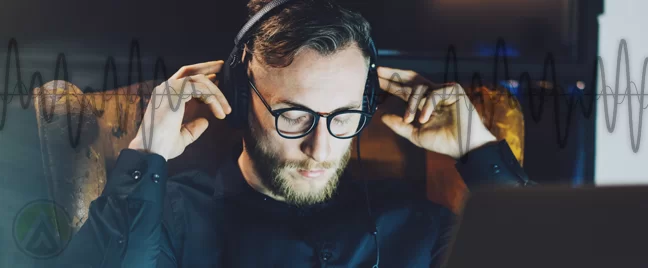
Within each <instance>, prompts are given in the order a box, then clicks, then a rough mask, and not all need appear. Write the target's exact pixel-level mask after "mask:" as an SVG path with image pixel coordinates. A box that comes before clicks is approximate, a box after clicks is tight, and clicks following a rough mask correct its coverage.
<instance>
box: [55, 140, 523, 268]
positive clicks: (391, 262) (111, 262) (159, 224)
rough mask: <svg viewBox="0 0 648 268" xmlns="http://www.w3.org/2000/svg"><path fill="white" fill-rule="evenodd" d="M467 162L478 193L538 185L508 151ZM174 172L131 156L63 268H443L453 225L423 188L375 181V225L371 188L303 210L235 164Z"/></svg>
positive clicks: (125, 155) (94, 207) (352, 189)
mask: <svg viewBox="0 0 648 268" xmlns="http://www.w3.org/2000/svg"><path fill="white" fill-rule="evenodd" d="M467 157H469V158H468V161H466V162H463V161H461V160H460V161H458V162H457V164H456V167H457V169H458V171H459V173H460V174H461V176H462V178H463V179H464V181H465V182H466V184H467V185H468V186H469V188H470V187H473V186H474V185H477V184H482V183H486V184H491V185H492V184H497V185H502V184H509V185H511V186H521V185H525V184H527V183H528V182H529V180H528V178H527V176H526V175H525V173H524V172H523V170H522V168H521V167H520V165H519V164H518V162H517V161H516V160H515V157H514V156H513V154H512V152H511V150H510V148H509V147H508V144H507V143H506V142H505V141H501V142H497V143H492V144H488V145H486V146H484V147H481V148H478V149H476V150H474V151H472V152H470V153H469V154H468V155H467ZM166 172H167V170H166V161H165V160H164V159H163V158H162V157H161V156H159V155H157V154H144V153H142V152H139V151H135V150H130V149H124V150H123V151H122V152H121V154H120V156H119V158H118V160H117V164H116V166H115V167H114V169H113V170H112V171H111V173H110V175H109V178H108V181H107V185H106V187H105V189H104V191H103V193H102V195H101V196H100V197H99V198H97V199H96V200H95V201H93V202H92V203H91V206H90V211H89V217H88V219H87V221H86V222H85V224H84V225H83V226H82V228H81V229H80V231H79V232H78V233H77V234H76V235H75V236H74V238H73V239H72V240H71V242H70V243H69V245H68V246H67V248H66V249H65V251H64V252H63V253H62V255H61V256H59V257H58V258H57V260H56V263H57V267H95V268H99V267H129V268H130V267H163V268H169V267H191V268H202V267H205V268H207V267H209V268H214V267H237V268H246V267H282V268H284V267H372V266H373V265H374V264H375V262H376V256H377V254H379V256H380V258H379V262H380V263H379V267H397V268H401V267H430V266H432V267H436V266H438V265H439V264H440V261H441V260H442V257H443V256H444V253H445V249H446V247H447V244H448V242H449V239H450V235H451V232H450V228H452V226H453V224H454V222H453V219H454V216H455V215H453V213H452V212H451V211H449V210H448V209H446V208H445V207H442V206H440V205H438V204H434V203H432V202H430V201H428V200H427V199H426V194H425V189H426V188H425V182H424V181H422V180H420V181H407V180H394V181H382V180H381V181H369V182H368V194H369V197H370V207H371V210H370V212H371V213H372V215H371V216H369V210H368V205H367V201H366V196H365V192H364V189H365V188H364V183H363V181H362V180H351V179H348V178H344V177H343V178H342V179H341V181H340V186H339V188H338V189H339V190H338V194H337V195H336V196H335V198H333V199H332V200H331V201H330V202H327V203H326V204H322V205H318V206H313V207H309V208H296V207H291V206H289V205H287V204H286V203H283V202H278V201H275V200H273V199H271V198H268V197H266V196H265V195H263V194H261V193H259V192H257V191H255V190H253V189H252V188H251V187H250V186H249V185H248V184H247V183H246V181H245V179H244V178H243V176H242V174H241V171H240V169H239V167H238V165H237V164H236V159H231V160H230V161H228V162H227V163H223V164H222V168H221V169H220V171H219V173H218V174H217V175H216V176H215V177H209V176H207V175H206V174H204V173H202V172H199V171H191V172H184V173H182V174H179V175H176V176H173V177H170V178H167V173H166ZM374 221H375V223H376V226H377V231H378V232H377V233H376V237H377V242H378V243H376V241H374V235H373V234H372V232H373V228H374V227H373V226H374ZM376 244H377V245H378V247H379V251H377V250H376Z"/></svg>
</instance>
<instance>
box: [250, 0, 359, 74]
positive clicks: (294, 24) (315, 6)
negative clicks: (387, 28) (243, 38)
mask: <svg viewBox="0 0 648 268" xmlns="http://www.w3.org/2000/svg"><path fill="white" fill-rule="evenodd" d="M270 2H271V0H250V2H249V3H248V10H249V12H250V15H249V16H250V17H252V16H253V15H254V14H256V13H257V12H258V11H259V10H261V9H262V8H263V7H264V6H265V5H266V4H268V3H270ZM250 31H251V32H250V34H251V35H250V40H249V42H248V43H247V46H248V49H249V50H251V51H250V52H251V53H252V54H254V55H255V56H256V57H257V59H258V60H260V61H261V62H262V63H264V64H266V65H268V66H271V67H286V66H288V65H290V64H291V63H292V61H293V59H294V57H295V54H297V53H298V52H299V51H300V50H301V49H303V48H311V49H313V50H315V51H317V52H319V53H320V54H321V55H331V54H334V53H335V52H337V51H338V50H340V49H344V48H347V47H349V46H351V45H354V44H355V45H357V46H358V47H359V48H360V49H361V50H362V52H363V54H364V56H365V58H367V59H368V58H369V55H370V52H369V40H370V32H371V26H370V25H369V22H367V21H366V20H365V19H364V18H363V17H362V15H360V14H358V13H355V12H353V11H350V10H347V9H345V8H343V7H341V6H340V5H338V4H337V3H335V2H334V0H294V1H291V2H289V3H287V4H284V5H281V6H279V7H278V8H276V9H275V10H273V11H272V12H271V14H267V15H266V17H265V18H264V19H262V20H261V21H260V22H259V24H257V25H255V27H254V28H252V29H251V30H250Z"/></svg>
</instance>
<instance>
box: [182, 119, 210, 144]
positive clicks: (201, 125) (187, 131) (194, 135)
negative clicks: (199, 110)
mask: <svg viewBox="0 0 648 268" xmlns="http://www.w3.org/2000/svg"><path fill="white" fill-rule="evenodd" d="M208 126H209V121H207V119H205V118H202V117H200V118H197V119H195V120H193V121H191V122H189V123H186V124H183V125H182V127H181V128H180V136H181V140H182V142H183V143H184V144H183V145H184V146H183V147H182V148H185V147H187V146H188V145H189V144H192V143H193V142H195V141H196V140H197V139H198V138H199V137H200V135H202V134H203V133H204V132H205V130H207V127H208Z"/></svg>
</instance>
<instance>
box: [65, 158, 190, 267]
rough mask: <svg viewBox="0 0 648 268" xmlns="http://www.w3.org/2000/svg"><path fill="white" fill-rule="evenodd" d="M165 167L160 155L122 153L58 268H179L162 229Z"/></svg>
mask: <svg viewBox="0 0 648 268" xmlns="http://www.w3.org/2000/svg"><path fill="white" fill-rule="evenodd" d="M166 164H167V163H166V160H165V159H164V158H163V157H162V156H160V155H158V154H150V153H144V152H141V151H137V150H132V149H124V150H122V151H121V153H120V155H119V157H118V159H117V162H116V165H115V167H114V168H113V170H112V171H111V172H110V174H109V176H108V179H107V182H106V186H105V188H104V191H103V192H102V194H101V196H99V197H98V198H97V199H95V200H94V201H92V203H91V204H90V209H89V213H88V219H87V220H86V221H85V223H84V224H83V226H82V227H81V228H80V230H79V231H78V232H77V233H76V234H75V235H74V236H73V237H72V239H71V240H70V242H69V244H68V245H67V247H66V248H65V250H64V251H63V252H62V253H61V255H59V257H58V258H57V262H56V263H57V266H56V267H95V268H99V267H101V268H103V267H110V268H112V267H159V268H171V267H177V264H176V260H175V256H174V254H173V253H172V250H171V247H170V242H169V241H170V239H169V235H168V233H167V230H166V229H167V228H166V226H165V225H163V224H162V211H163V204H164V202H163V201H164V196H165V192H166V183H167V166H166Z"/></svg>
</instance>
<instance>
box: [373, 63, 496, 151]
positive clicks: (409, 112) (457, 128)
mask: <svg viewBox="0 0 648 268" xmlns="http://www.w3.org/2000/svg"><path fill="white" fill-rule="evenodd" d="M378 76H379V80H380V87H381V88H382V89H383V90H385V91H386V92H389V93H390V94H392V95H394V96H397V97H399V98H400V99H402V100H404V101H406V102H407V108H406V111H405V114H404V115H403V116H402V117H401V116H398V115H393V114H386V115H384V116H383V117H382V121H383V122H384V123H385V124H386V125H387V126H388V127H389V128H391V129H392V130H393V131H394V132H396V133H397V134H398V135H400V136H402V137H404V138H406V139H408V140H409V141H411V142H412V143H414V144H415V145H416V146H418V147H421V148H424V149H426V150H429V151H433V152H437V153H440V154H445V155H448V156H451V157H453V158H455V159H459V158H460V157H462V156H463V155H465V154H466V153H468V152H470V151H471V150H473V149H475V148H478V147H480V146H482V145H484V144H486V143H489V142H493V141H496V138H495V136H493V134H492V133H490V131H489V130H488V129H487V128H486V126H485V125H484V123H483V122H482V120H481V117H480V116H479V114H478V113H477V110H476V109H475V107H474V106H473V104H472V102H471V101H470V99H469V97H468V95H466V93H465V91H464V89H463V88H462V87H461V85H459V84H457V83H447V84H435V83H433V82H431V81H429V80H427V79H425V78H424V77H422V76H421V75H419V74H418V73H416V72H414V71H410V70H399V69H393V68H387V67H378ZM417 111H418V113H417ZM417 114H418V123H419V124H416V125H415V124H414V119H415V118H416V116H417Z"/></svg>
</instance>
